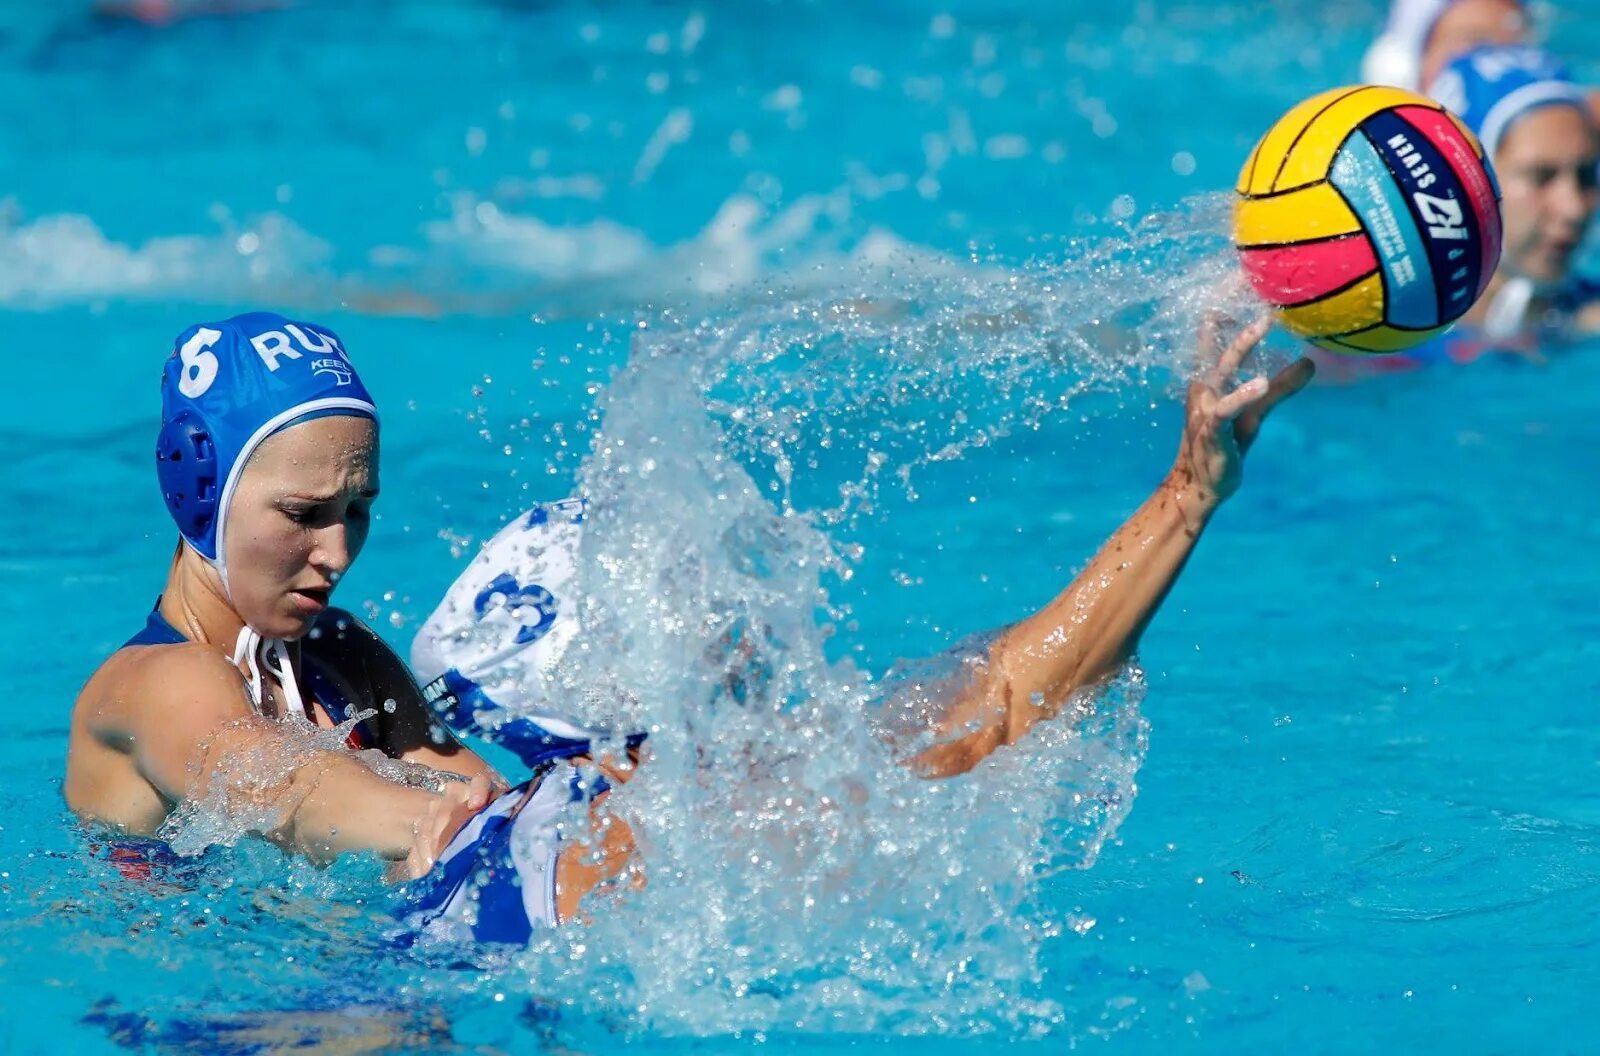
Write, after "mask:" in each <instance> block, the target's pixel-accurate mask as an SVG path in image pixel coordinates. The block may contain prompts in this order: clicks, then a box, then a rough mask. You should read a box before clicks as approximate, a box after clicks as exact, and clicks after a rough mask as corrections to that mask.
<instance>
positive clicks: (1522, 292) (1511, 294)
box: [1483, 275, 1537, 341]
mask: <svg viewBox="0 0 1600 1056" xmlns="http://www.w3.org/2000/svg"><path fill="white" fill-rule="evenodd" d="M1536 292H1537V290H1536V289H1535V286H1534V282H1533V280H1532V279H1529V278H1527V277H1526V276H1523V275H1514V276H1512V277H1511V278H1509V279H1507V280H1506V281H1505V282H1503V283H1501V285H1500V289H1499V290H1497V291H1495V295H1494V297H1493V298H1491V299H1490V301H1489V307H1488V310H1487V311H1485V312H1484V316H1483V332H1484V335H1485V336H1487V337H1489V338H1491V339H1493V340H1496V341H1504V340H1506V339H1507V338H1511V337H1515V336H1517V335H1518V334H1520V333H1521V332H1522V330H1523V328H1524V327H1525V326H1526V325H1527V318H1528V307H1529V305H1531V304H1532V303H1533V296H1534V294H1535V293H1536Z"/></svg>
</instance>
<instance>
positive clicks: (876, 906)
mask: <svg viewBox="0 0 1600 1056" xmlns="http://www.w3.org/2000/svg"><path fill="white" fill-rule="evenodd" d="M1222 208H1223V205H1222V200H1221V199H1220V198H1211V199H1202V200H1197V201H1194V202H1191V203H1188V204H1187V205H1185V206H1184V207H1183V208H1181V209H1179V210H1177V211H1175V212H1173V213H1171V214H1167V215H1163V216H1157V217H1152V218H1150V219H1148V220H1146V221H1144V222H1143V223H1141V224H1140V225H1138V226H1136V227H1132V228H1121V229H1119V233H1118V234H1117V235H1116V236H1115V237H1111V238H1107V239H1101V240H1099V241H1093V242H1074V243H1071V244H1068V245H1066V246H1065V247H1063V248H1062V250H1061V251H1060V252H1056V253H1053V254H1052V257H1053V258H1054V259H1053V260H1052V261H1050V262H1047V263H1045V262H1041V263H1037V264H1033V265H1028V266H1025V267H1022V268H1020V269H1007V268H1001V267H998V266H978V265H973V266H971V267H965V266H954V267H953V266H950V265H949V262H948V260H944V261H941V262H940V263H939V265H938V266H936V267H928V266H924V265H925V263H926V262H922V261H918V260H916V259H908V260H903V261H902V260H898V259H895V258H893V257H892V256H891V257H890V258H887V259H874V260H871V261H868V262H865V263H863V264H861V266H860V267H859V269H857V270H856V271H855V272H853V273H852V274H850V275H848V276H844V275H835V276H833V278H832V279H831V280H830V281H829V282H827V283H826V284H823V285H821V286H819V285H818V284H817V283H816V282H815V281H814V278H808V279H807V280H806V281H802V282H798V283H797V284H796V285H794V286H786V285H785V284H784V283H782V282H781V281H777V280H776V279H775V280H774V282H773V283H772V287H771V288H772V292H771V293H770V294H769V295H768V296H766V297H763V298H759V299H754V300H749V301H746V302H744V303H742V304H737V305H735V306H733V307H731V308H730V309H729V310H728V311H727V312H725V313H723V314H721V315H719V316H717V317H715V318H711V319H706V320H703V321H700V322H698V323H694V324H688V323H686V322H685V321H684V320H682V319H681V318H675V317H674V316H673V315H672V314H671V313H663V314H662V315H661V316H660V317H659V318H657V319H655V320H653V321H652V322H651V325H650V326H648V327H641V329H640V330H639V331H638V332H637V334H636V340H635V342H634V346H633V349H632V354H631V355H630V357H629V360H628V362H627V364H626V365H625V366H624V367H623V368H621V369H620V370H619V371H618V372H617V374H616V375H615V376H614V377H613V378H612V380H611V382H610V384H609V385H607V386H606V387H605V388H604V389H603V391H602V392H601V393H600V396H599V400H598V404H597V409H596V414H595V421H597V422H598V423H599V426H598V428H597V429H596V431H595V434H594V436H593V438H592V439H593V444H592V450H591V452H590V454H589V455H588V457H587V458H586V460H585V461H584V463H583V465H582V467H581V469H580V471H579V479H578V485H579V489H580V490H581V492H582V493H583V494H584V495H585V496H586V497H587V498H588V500H589V503H590V506H589V510H590V513H589V517H588V519H587V521H586V524H585V531H584V534H583V536H582V542H581V544H580V545H581V551H580V554H579V561H578V566H579V569H580V571H579V575H578V583H577V587H578V591H577V593H578V594H579V596H580V598H581V601H580V613H579V616H580V623H581V625H582V627H583V633H582V635H580V636H579V637H578V639H577V640H576V641H574V643H573V644H572V645H571V646H570V647H569V649H568V651H567V652H566V654H565V657H564V662H563V665H562V667H561V670H560V671H559V672H558V673H557V675H556V676H555V678H554V680H553V683H547V684H546V687H545V688H546V689H548V690H550V691H551V692H553V693H554V694H555V695H556V696H557V697H558V698H561V700H560V701H559V703H560V704H561V706H562V707H563V709H564V710H567V711H570V712H572V713H574V714H577V715H582V716H584V717H585V718H586V719H588V720H591V721H593V722H594V723H596V724H605V725H609V726H612V727H613V728H616V729H642V730H647V731H649V733H650V740H649V751H648V760H647V762H646V765H644V766H642V767H641V768H640V769H639V770H638V772H637V773H636V775H635V776H634V779H633V780H632V781H631V782H629V783H627V784H626V785H624V786H622V787H620V788H619V789H618V790H617V791H615V792H614V793H613V794H612V795H611V796H610V797H609V799H608V801H607V802H608V804H609V805H608V807H607V808H606V809H608V810H610V811H611V812H613V813H614V814H615V815H617V816H618V817H621V818H623V819H625V820H627V821H628V822H629V823H630V825H631V826H632V828H633V830H634V831H635V833H636V834H637V838H638V843H639V847H640V856H639V857H640V862H641V863H642V865H641V873H642V876H643V878H644V885H643V887H642V888H638V889H630V890H626V891H624V892H623V893H621V894H614V895H608V896H604V897H601V898H598V899H596V900H594V901H593V903H592V904H591V906H590V907H589V913H590V916H591V918H592V919H591V922H590V924H589V926H587V927H582V928H569V929H564V930H563V931H562V932H560V933H559V934H556V935H554V936H550V937H548V938H546V939H545V940H544V941H543V942H542V943H541V944H540V945H539V946H537V947H535V948H534V949H532V950H530V951H528V953H527V954H526V955H525V956H521V957H519V958H518V959H517V962H516V967H515V968H514V969H512V971H513V973H514V974H515V975H516V976H517V977H519V978H520V980H521V981H522V983H523V985H525V986H526V987H528V989H529V991H530V992H531V993H534V994H537V995H539V997H540V998H541V1000H551V1001H555V1002H558V1003H563V1004H566V1005H568V1006H569V1007H572V1008H575V1009H581V1010H583V1011H584V1012H586V1013H595V1014H599V1015H602V1016H603V1017H605V1018H606V1020H607V1021H609V1022H612V1023H615V1024H619V1025H620V1027H621V1029H623V1030H624V1031H641V1032H643V1031H648V1032H652V1033H667V1034H713V1033H720V1032H727V1031H734V1030H764V1029H782V1030H786V1031H800V1032H810V1031H841V1030H860V1031H897V1032H949V1031H961V1032H972V1031H977V1032H983V1031H998V1032H1003V1033H1006V1034H1011V1035H1030V1034H1039V1033H1043V1032H1046V1031H1049V1030H1050V1029H1052V1028H1053V1027H1054V1026H1056V1025H1057V1024H1058V1023H1060V1022H1061V1020H1062V1019H1063V1017H1064V1016H1065V1014H1066V1013H1065V1012H1064V1010H1063V1009H1062V1008H1061V1007H1060V1006H1059V1005H1058V1004H1056V1003H1055V1002H1054V1001H1053V1000H1052V998H1051V993H1050V991H1051V989H1052V988H1051V987H1050V986H1048V985H1047V982H1046V981H1045V980H1044V979H1043V976H1042V968H1041V964H1042V958H1041V953H1042V951H1043V949H1044V947H1045V944H1047V943H1048V942H1050V941H1051V940H1052V939H1053V938H1055V937H1056V936H1059V935H1061V934H1062V933H1063V932H1066V931H1069V930H1071V929H1072V928H1073V920H1072V919H1071V915H1070V914H1068V913H1065V912H1064V911H1062V910H1061V909H1059V908H1056V907H1051V906H1049V905H1046V904H1044V903H1043V902H1042V901H1041V900H1040V899H1039V898H1038V895H1037V893H1038V889H1039V885H1040V882H1041V880H1042V878H1044V877H1045V876H1047V875H1049V874H1051V873H1055V872H1058V871H1060V870H1063V869H1073V868H1085V867H1088V866H1089V865H1091V864H1093V862H1094V861H1095V859H1096V857H1097V855H1098V854H1099V853H1100V851H1101V849H1102V847H1103V846H1104V845H1105V842H1106V841H1107V840H1108V839H1110V838H1112V837H1113V835H1114V834H1115V832H1116V829H1117V827H1118V825H1119V824H1120V823H1121V821H1122V819H1123V818H1124V817H1125V816H1126V814H1127V812H1128V810H1129V809H1130V808H1131V805H1132V801H1133V797H1134V795H1135V792H1136V782H1135V779H1136V776H1137V773H1138V769H1139V765H1140V763H1141V761H1142V758H1143V754H1144V750H1145V744H1146V735H1147V727H1146V724H1145V721H1144V720H1143V718H1142V717H1141V716H1140V713H1139V703H1140V699H1141V697H1142V682H1141V680H1140V678H1139V675H1138V672H1137V671H1136V670H1129V671H1128V672H1125V673H1124V675H1123V677H1122V678H1121V679H1119V680H1118V681H1117V682H1115V683H1114V684H1113V685H1112V686H1110V687H1109V688H1107V689H1104V690H1102V691H1100V692H1099V693H1097V694H1094V695H1092V696H1086V697H1085V698H1084V699H1083V700H1080V701H1078V702H1077V706H1076V707H1075V708H1073V709H1069V712H1070V713H1071V714H1072V715H1073V716H1074V719H1073V720H1072V721H1059V722H1055V723H1049V724H1045V725H1044V726H1042V727H1040V728H1039V729H1037V730H1035V731H1034V733H1033V734H1031V735H1030V737H1029V738H1028V739H1027V740H1026V741H1025V742H1024V743H1022V744H1020V745H1018V746H1015V747H1013V748H1008V749H1002V750H1001V751H999V752H998V753H997V754H996V755H995V756H993V757H991V758H990V759H989V760H988V761H986V762H985V763H984V764H982V765H981V766H979V767H978V768H977V769H976V770H975V771H974V772H972V773H970V774H967V775H964V776H962V777H960V778H957V779H952V780H946V781H925V780H921V779H919V778H917V777H916V776H915V775H914V774H913V773H912V772H911V771H910V770H908V769H907V768H906V767H905V766H904V765H903V760H905V759H906V758H907V757H908V756H909V755H910V754H912V753H914V752H915V751H916V750H917V748H918V747H919V746H921V745H923V744H925V743H926V738H927V736H928V734H927V718H928V716H930V715H933V714H937V713H938V710H939V707H940V705H941V702H942V701H943V700H944V699H946V698H947V697H948V695H949V693H950V692H951V690H952V688H953V687H956V686H958V685H959V684H960V682H961V680H962V679H964V678H971V677H974V675H975V674H976V673H977V672H978V670H979V669H980V668H981V666H982V664H983V663H984V662H985V659H984V658H985V646H986V643H987V639H986V638H985V637H982V636H980V637H978V638H975V639H973V640H971V641H968V642H966V643H963V644H962V645H959V646H957V647H955V648H954V649H951V650H949V651H947V652H945V653H943V654H942V655H939V656H937V657H935V658H933V659H931V660H923V661H910V662H904V663H901V664H899V665H897V666H896V667H895V668H894V669H893V670H891V671H889V672H887V673H876V672H872V671H868V670H864V669H862V668H861V667H859V666H857V665H856V664H855V663H853V662H852V661H850V660H849V659H841V658H840V657H841V650H839V649H838V648H837V642H836V640H835V639H836V638H838V637H844V634H842V633H841V629H842V628H847V627H848V624H849V619H850V612H849V609H848V606H847V605H845V604H843V603H841V602H840V601H838V600H836V599H835V597H834V595H835V594H838V593H842V592H840V591H839V590H838V587H839V585H840V584H841V583H842V582H844V581H847V580H848V579H850V578H851V576H852V575H853V574H854V570H855V567H856V565H857V562H858V559H859V557H860V550H859V547H858V546H857V544H856V543H855V542H854V541H853V540H854V538H855V535H856V532H857V529H858V528H860V527H861V525H862V522H863V519H866V518H873V517H877V516H879V515H880V514H879V512H878V511H879V506H880V500H881V498H882V497H883V495H884V489H885V488H898V489H901V494H902V495H903V497H904V498H906V499H907V500H913V501H914V500H915V498H916V486H917V485H916V477H917V473H918V471H919V470H921V469H923V468H925V467H928V466H931V465H932V464H934V463H938V462H945V461H949V460H953V459H958V458H962V457H967V456H972V455H974V453H977V456H978V458H981V452H982V451H983V449H985V448H986V447H988V446H990V445H992V444H994V443H995V442H996V441H997V440H998V439H1000V438H1002V437H1004V436H1007V435H1008V434H1011V433H1014V432H1017V431H1019V430H1026V429H1031V428H1038V427H1039V426H1040V425H1041V424H1043V423H1044V422H1045V421H1047V420H1048V419H1050V418H1051V417H1052V416H1055V415H1059V414H1062V413H1066V412H1068V411H1069V410H1071V411H1073V412H1074V413H1077V412H1076V409H1077V407H1078V404H1079V401H1080V398H1081V397H1083V396H1084V395H1085V394H1088V393H1093V392H1111V393H1126V392H1130V391H1137V389H1138V388H1139V387H1142V386H1143V385H1146V384H1148V383H1150V382H1151V380H1152V378H1154V377H1160V376H1164V375H1171V376H1174V377H1181V376H1182V375H1183V374H1184V373H1185V369H1186V367H1187V355H1188V349H1189V347H1190V336H1191V334H1192V333H1193V331H1194V328H1195V324H1196V320H1197V317H1198V315H1199V312H1200V310H1201V309H1202V308H1206V307H1213V306H1216V305H1218V304H1219V303H1222V304H1223V306H1224V307H1231V308H1233V309H1235V310H1236V311H1238V312H1239V313H1240V314H1244V312H1245V311H1247V310H1248V305H1246V304H1243V303H1242V302H1240V300H1239V298H1240V297H1241V296H1242V295H1240V294H1239V293H1238V292H1237V291H1234V290H1232V289H1230V288H1228V287H1227V286H1226V283H1225V281H1224V280H1225V279H1226V276H1227V274H1228V271H1229V268H1230V258H1229V255H1228V254H1227V253H1226V252H1219V251H1218V250H1219V243H1220V239H1219V237H1218V232H1219V231H1220V230H1221V228H1222V224H1221V222H1220V213H1221V210H1222ZM975 461H976V459H975ZM1019 615H1020V614H1019ZM338 736H339V735H338V734H337V733H332V734H311V735H307V736H303V737H300V738H297V739H291V741H290V743H288V745H287V746H286V747H285V749H284V751H283V752H281V753H278V756H274V758H272V759H255V760H247V761H246V762H247V763H248V765H247V766H246V767H245V770H248V771H249V772H250V773H251V774H252V775H254V776H252V777H251V778H250V780H257V781H259V780H268V782H269V783H270V780H271V775H273V774H277V775H278V776H279V778H281V777H282V776H283V775H285V774H287V773H288V772H289V771H291V770H292V769H293V767H294V766H295V765H298V761H303V759H304V758H305V757H306V754H305V753H307V752H311V751H317V750H330V749H334V748H336V747H337V740H338ZM324 741H326V743H324ZM279 756H281V758H280V757H279ZM262 774H265V775H267V776H266V778H264V779H263V778H262V777H261V776H260V775H262ZM397 776H399V777H402V778H406V779H410V778H411V777H413V776H414V775H397ZM240 779H241V780H243V778H240ZM244 798H245V800H246V801H248V798H249V797H244ZM237 799H238V797H232V798H230V797H226V796H202V797H200V798H199V799H198V800H197V801H196V802H194V803H192V804H189V805H186V806H185V807H184V808H183V810H181V811H180V812H179V813H178V814H177V815H175V817H174V820H173V821H172V822H171V823H170V824H169V826H168V831H167V833H166V835H167V836H168V837H169V838H171V839H172V840H173V843H174V846H175V847H177V848H178V849H180V850H187V851H190V852H193V851H196V850H198V849H200V848H201V847H204V846H206V845H208V844H211V843H219V842H220V843H229V842H232V841H233V840H236V839H237V838H238V836H239V835H240V834H241V833H243V832H245V831H252V830H254V831H260V830H261V829H262V828H263V826H264V825H265V819H264V818H257V817H254V816H244V815H242V814H240V812H239V810H238V808H237V807H236V806H235V805H233V804H235V803H236V801H237ZM246 813H248V812H246ZM624 886H626V885H624ZM498 974H499V975H500V977H501V979H502V981H503V980H504V978H505V973H504V970H501V971H500V972H499V973H498ZM497 985H503V982H502V983H500V984H497Z"/></svg>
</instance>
